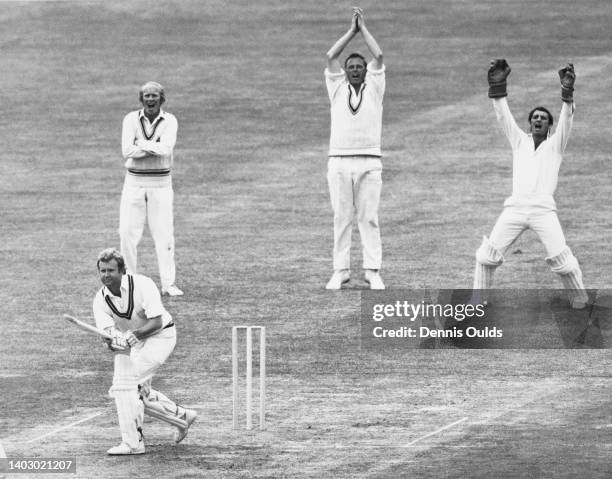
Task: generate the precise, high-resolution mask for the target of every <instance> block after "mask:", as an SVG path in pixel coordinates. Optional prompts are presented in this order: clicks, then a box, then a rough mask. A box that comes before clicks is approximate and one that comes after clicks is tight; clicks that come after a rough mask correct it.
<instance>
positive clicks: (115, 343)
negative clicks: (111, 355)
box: [109, 329, 130, 351]
mask: <svg viewBox="0 0 612 479" xmlns="http://www.w3.org/2000/svg"><path fill="white" fill-rule="evenodd" d="M112 335H113V340H112V341H111V343H110V345H109V348H110V349H111V350H112V351H125V350H126V349H128V348H129V347H130V345H129V344H128V342H127V339H126V338H125V335H124V334H123V333H122V332H121V331H119V330H118V329H114V330H113V332H112Z"/></svg>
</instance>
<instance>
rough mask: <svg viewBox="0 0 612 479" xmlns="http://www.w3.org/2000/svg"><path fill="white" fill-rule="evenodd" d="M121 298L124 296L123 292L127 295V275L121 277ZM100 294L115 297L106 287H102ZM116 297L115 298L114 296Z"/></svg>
mask: <svg viewBox="0 0 612 479" xmlns="http://www.w3.org/2000/svg"><path fill="white" fill-rule="evenodd" d="M120 288H121V296H122V297H123V296H125V295H124V294H123V293H124V292H125V293H126V294H127V292H128V290H129V284H128V275H127V274H124V275H123V276H122V277H121V286H120ZM102 293H103V295H104V296H115V295H114V294H113V293H112V291H111V290H110V289H108V287H106V286H104V287H103V288H102ZM115 297H116V296H115Z"/></svg>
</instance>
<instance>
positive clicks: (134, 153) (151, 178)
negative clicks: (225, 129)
mask: <svg viewBox="0 0 612 479" xmlns="http://www.w3.org/2000/svg"><path fill="white" fill-rule="evenodd" d="M139 99H140V103H141V104H142V109H140V110H136V111H132V112H130V113H128V114H127V115H126V116H125V118H124V119H123V129H122V135H121V148H122V151H123V158H124V159H125V168H126V170H127V171H126V175H125V182H124V184H123V191H122V193H121V206H120V210H119V235H120V237H121V253H122V254H123V255H124V257H125V262H126V264H127V269H128V271H129V272H130V273H136V272H137V269H136V265H137V247H138V243H139V242H140V239H141V238H142V232H143V230H144V225H145V221H148V223H149V229H150V230H151V235H152V236H153V241H154V243H155V251H156V253H157V262H158V264H159V276H160V280H161V287H162V294H168V295H170V296H181V295H182V294H183V292H182V291H181V290H180V289H179V288H178V287H177V286H176V285H175V284H174V283H175V280H176V267H175V263H174V219H173V211H172V203H173V201H174V191H173V189H172V177H171V176H170V170H171V168H172V163H173V150H174V145H175V143H176V134H177V130H178V123H177V121H176V118H175V117H174V115H172V114H170V113H168V112H167V111H164V110H162V108H161V107H162V105H163V104H164V102H165V101H166V94H165V91H164V87H162V86H161V85H160V84H159V83H157V82H147V83H145V84H144V85H143V86H142V87H141V88H140V92H139Z"/></svg>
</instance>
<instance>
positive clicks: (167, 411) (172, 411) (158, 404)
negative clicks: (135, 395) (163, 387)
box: [139, 380, 187, 427]
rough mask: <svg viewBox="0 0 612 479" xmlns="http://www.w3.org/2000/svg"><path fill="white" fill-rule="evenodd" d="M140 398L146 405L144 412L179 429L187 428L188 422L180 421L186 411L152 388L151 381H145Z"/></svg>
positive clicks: (141, 387)
mask: <svg viewBox="0 0 612 479" xmlns="http://www.w3.org/2000/svg"><path fill="white" fill-rule="evenodd" d="M139 388H140V398H141V399H142V403H143V404H144V412H145V413H146V414H147V415H149V416H151V417H154V418H156V419H160V420H162V421H164V422H167V423H169V424H172V425H173V426H177V427H186V424H187V423H186V422H185V421H184V420H182V419H180V417H181V416H183V414H184V413H185V409H184V408H182V407H180V406H178V405H177V404H176V403H175V402H174V401H172V400H171V399H169V398H168V397H167V396H166V395H165V394H163V393H161V392H159V391H156V390H155V389H153V388H151V380H148V381H145V382H144V383H142V384H141V385H140V386H139Z"/></svg>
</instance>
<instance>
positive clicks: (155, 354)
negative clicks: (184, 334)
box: [109, 327, 177, 448]
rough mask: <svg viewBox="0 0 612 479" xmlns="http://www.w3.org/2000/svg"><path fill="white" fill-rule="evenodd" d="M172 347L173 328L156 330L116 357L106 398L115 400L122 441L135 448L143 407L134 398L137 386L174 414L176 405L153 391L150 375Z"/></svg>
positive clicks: (173, 341) (136, 394) (174, 343)
mask: <svg viewBox="0 0 612 479" xmlns="http://www.w3.org/2000/svg"><path fill="white" fill-rule="evenodd" d="M175 345H176V330H175V327H171V328H167V329H164V330H162V331H160V332H159V333H158V334H156V335H155V336H152V337H150V338H147V339H145V340H143V341H140V342H139V343H136V344H135V345H134V346H133V347H132V349H131V350H130V354H129V355H128V354H122V353H121V354H116V355H115V361H114V363H115V368H114V373H113V385H112V386H111V388H110V390H109V395H110V396H111V397H113V398H115V405H116V408H117V416H118V419H119V428H120V430H121V438H122V440H123V442H125V443H127V444H129V445H130V447H132V448H135V447H137V446H138V439H139V432H138V429H139V428H140V427H142V423H143V414H144V404H143V402H142V401H140V399H139V398H138V395H139V393H138V385H139V384H140V385H145V388H144V389H146V391H147V395H148V396H149V397H152V398H154V399H155V401H158V402H159V403H160V405H161V406H162V407H163V408H164V409H165V410H167V411H169V412H172V413H173V412H175V411H177V405H176V404H175V403H174V402H173V401H171V400H170V399H168V398H167V397H166V396H164V395H163V394H161V393H159V392H158V391H155V390H153V389H152V388H151V387H150V385H151V380H152V378H153V374H154V373H155V372H156V371H157V370H158V369H159V367H160V366H161V365H162V364H164V363H165V362H166V360H167V359H168V357H169V356H170V354H172V351H173V350H174V346H175Z"/></svg>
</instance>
